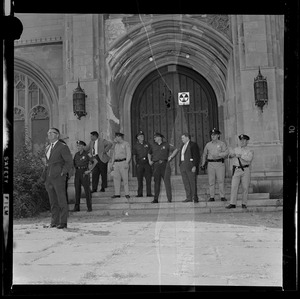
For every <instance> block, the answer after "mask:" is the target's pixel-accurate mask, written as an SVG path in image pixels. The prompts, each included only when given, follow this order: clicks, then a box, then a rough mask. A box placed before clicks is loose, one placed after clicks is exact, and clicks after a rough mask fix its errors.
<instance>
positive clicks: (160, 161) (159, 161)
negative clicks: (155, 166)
mask: <svg viewBox="0 0 300 299" xmlns="http://www.w3.org/2000/svg"><path fill="white" fill-rule="evenodd" d="M163 162H167V160H157V161H153V163H159V164H161V163H163Z"/></svg>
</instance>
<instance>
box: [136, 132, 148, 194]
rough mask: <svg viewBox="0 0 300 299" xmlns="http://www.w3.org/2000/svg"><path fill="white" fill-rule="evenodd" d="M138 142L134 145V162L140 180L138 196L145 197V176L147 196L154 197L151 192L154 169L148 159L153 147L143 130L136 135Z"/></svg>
mask: <svg viewBox="0 0 300 299" xmlns="http://www.w3.org/2000/svg"><path fill="white" fill-rule="evenodd" d="M136 139H137V142H136V144H135V145H134V147H133V150H132V154H133V162H134V164H135V165H136V169H137V180H138V192H137V196H136V197H143V178H144V176H145V179H146V191H147V197H152V196H153V195H152V194H151V177H152V171H151V166H150V164H149V160H148V154H149V152H150V149H151V145H150V144H149V143H148V142H147V141H145V134H144V132H143V131H139V132H138V134H137V135H136Z"/></svg>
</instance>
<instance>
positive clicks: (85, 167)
mask: <svg viewBox="0 0 300 299" xmlns="http://www.w3.org/2000/svg"><path fill="white" fill-rule="evenodd" d="M75 169H88V168H87V166H78V167H75Z"/></svg>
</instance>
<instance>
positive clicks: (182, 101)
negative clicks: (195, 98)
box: [178, 91, 190, 105]
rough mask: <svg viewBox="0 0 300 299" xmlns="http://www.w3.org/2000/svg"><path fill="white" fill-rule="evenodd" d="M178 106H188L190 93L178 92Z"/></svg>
mask: <svg viewBox="0 0 300 299" xmlns="http://www.w3.org/2000/svg"><path fill="white" fill-rule="evenodd" d="M178 104H179V105H189V104H190V93H189V92H188V91H187V92H178Z"/></svg>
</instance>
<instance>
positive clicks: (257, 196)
mask: <svg viewBox="0 0 300 299" xmlns="http://www.w3.org/2000/svg"><path fill="white" fill-rule="evenodd" d="M97 193H99V192H97ZM97 193H93V203H128V202H129V203H146V202H149V201H152V200H153V197H146V196H144V197H135V196H134V195H133V196H131V197H130V198H129V199H126V198H125V196H123V195H122V196H121V197H120V198H111V196H108V195H107V194H106V192H105V193H102V194H101V196H95V195H94V194H97ZM160 198H163V200H164V199H165V198H166V194H165V193H164V192H161V194H160ZM208 198H209V196H201V195H199V200H200V201H207V199H208ZM229 198H230V194H228V196H227V199H229ZM269 198H270V194H269V193H251V194H248V199H249V200H262V199H269ZM184 199H185V193H183V194H178V193H173V201H175V202H182V201H183V200H184ZM238 199H242V194H241V193H240V194H238ZM215 200H216V201H219V200H220V199H219V195H218V196H216V197H215ZM81 202H84V203H85V202H86V199H85V198H81Z"/></svg>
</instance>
